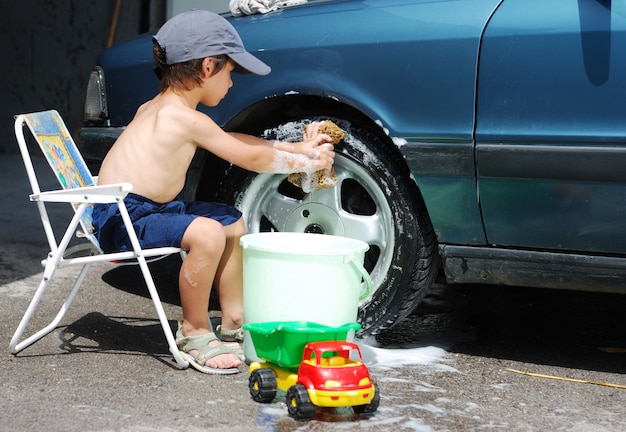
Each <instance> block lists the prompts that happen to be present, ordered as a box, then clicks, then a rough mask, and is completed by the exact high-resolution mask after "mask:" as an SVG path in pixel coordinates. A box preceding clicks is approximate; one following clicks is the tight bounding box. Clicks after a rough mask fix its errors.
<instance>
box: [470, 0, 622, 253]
mask: <svg viewBox="0 0 626 432" xmlns="http://www.w3.org/2000/svg"><path fill="white" fill-rule="evenodd" d="M477 90H478V93H477V121H476V162H477V180H478V190H479V200H480V208H481V211H482V216H483V222H484V226H485V231H486V234H487V238H488V242H489V243H490V244H493V245H502V246H513V247H523V248H530V249H549V250H571V251H586V252H595V253H606V254H610V253H618V254H620V253H621V254H623V253H624V252H625V251H626V7H625V6H624V2H622V1H619V2H618V1H613V2H611V1H610V0H578V1H577V0H550V1H548V2H547V1H545V0H504V2H503V3H502V5H501V6H500V8H499V9H498V10H497V11H496V12H495V14H494V15H493V17H492V19H491V21H490V23H489V24H488V26H487V28H486V30H485V33H484V36H483V42H482V47H481V52H480V60H479V78H478V88H477Z"/></svg>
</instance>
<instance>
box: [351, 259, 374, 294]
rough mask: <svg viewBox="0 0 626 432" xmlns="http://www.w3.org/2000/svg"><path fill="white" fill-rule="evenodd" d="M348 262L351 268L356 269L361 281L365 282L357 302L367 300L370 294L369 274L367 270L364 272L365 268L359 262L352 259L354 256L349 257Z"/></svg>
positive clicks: (370, 280) (370, 281)
mask: <svg viewBox="0 0 626 432" xmlns="http://www.w3.org/2000/svg"><path fill="white" fill-rule="evenodd" d="M348 260H349V262H350V264H352V266H353V267H354V268H355V269H356V271H357V272H359V274H360V275H361V277H362V278H363V281H365V290H364V291H363V292H361V293H360V294H359V301H363V300H365V299H366V298H368V297H369V296H370V294H371V292H372V278H371V277H370V274H369V273H368V272H367V270H365V267H363V264H361V262H360V261H358V260H357V259H356V258H355V257H354V255H352V256H350V258H349V259H348Z"/></svg>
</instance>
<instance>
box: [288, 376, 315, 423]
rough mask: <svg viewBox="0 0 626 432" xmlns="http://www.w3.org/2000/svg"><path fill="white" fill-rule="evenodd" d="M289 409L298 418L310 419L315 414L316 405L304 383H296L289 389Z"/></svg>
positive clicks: (292, 415)
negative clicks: (312, 401)
mask: <svg viewBox="0 0 626 432" xmlns="http://www.w3.org/2000/svg"><path fill="white" fill-rule="evenodd" d="M287 410H288V411H289V415H290V416H291V417H293V418H294V419H296V420H309V419H311V418H312V417H313V415H315V405H313V403H311V398H309V393H308V392H307V391H306V387H305V386H303V385H302V384H295V385H292V386H291V387H289V389H288V390H287Z"/></svg>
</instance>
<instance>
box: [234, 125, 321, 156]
mask: <svg viewBox="0 0 626 432" xmlns="http://www.w3.org/2000/svg"><path fill="white" fill-rule="evenodd" d="M323 123H324V122H313V123H310V124H308V125H306V126H305V127H304V136H303V140H302V141H300V142H284V141H276V140H274V141H269V140H265V139H263V138H259V137H255V136H252V135H246V134H242V133H238V132H230V135H231V136H233V137H234V138H236V139H238V140H239V141H243V142H245V143H246V144H250V145H265V146H268V147H273V148H275V149H278V150H282V151H286V152H289V153H296V154H303V155H305V156H307V157H309V158H311V159H318V158H319V149H317V148H316V147H318V145H319V144H318V142H317V141H316V140H315V139H314V138H315V137H317V136H318V135H320V136H322V137H323V139H324V141H325V142H330V137H328V136H327V135H325V134H319V128H320V126H321V125H322V124H323Z"/></svg>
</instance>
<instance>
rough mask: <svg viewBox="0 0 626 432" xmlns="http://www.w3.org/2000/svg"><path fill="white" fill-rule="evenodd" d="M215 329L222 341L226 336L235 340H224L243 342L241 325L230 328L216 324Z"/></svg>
mask: <svg viewBox="0 0 626 432" xmlns="http://www.w3.org/2000/svg"><path fill="white" fill-rule="evenodd" d="M215 331H216V332H217V334H218V335H219V337H220V339H222V341H224V338H227V339H235V340H234V341H226V342H243V329H242V328H241V327H239V328H236V329H232V330H231V329H225V328H222V326H221V325H218V326H217V328H216V329H215Z"/></svg>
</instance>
